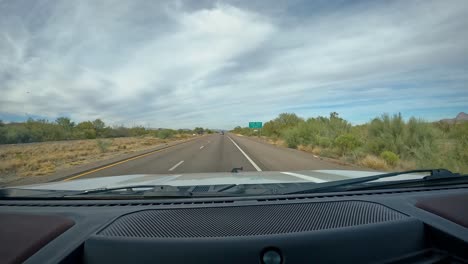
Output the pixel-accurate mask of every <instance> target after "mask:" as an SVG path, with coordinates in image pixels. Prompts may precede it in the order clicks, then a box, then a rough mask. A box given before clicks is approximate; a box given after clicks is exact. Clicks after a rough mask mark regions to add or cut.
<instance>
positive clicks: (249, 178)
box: [14, 170, 425, 191]
mask: <svg viewBox="0 0 468 264" xmlns="http://www.w3.org/2000/svg"><path fill="white" fill-rule="evenodd" d="M382 173H384V172H375V171H352V170H309V171H299V172H285V171H283V172H271V171H268V172H263V171H262V172H239V173H226V172H214V173H191V174H137V175H124V176H108V177H98V178H89V179H77V180H72V181H61V182H51V183H44V184H34V185H24V186H15V187H14V188H21V189H43V190H45V189H47V190H76V191H83V190H89V189H98V188H118V187H124V186H134V185H171V186H193V185H218V184H267V183H289V182H314V183H323V182H328V181H336V180H344V179H350V178H359V177H365V176H371V175H376V174H382ZM423 176H425V174H405V175H400V176H395V177H391V178H385V179H380V180H378V181H389V180H407V179H416V178H421V177H423Z"/></svg>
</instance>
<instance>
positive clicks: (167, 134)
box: [158, 129, 175, 139]
mask: <svg viewBox="0 0 468 264" xmlns="http://www.w3.org/2000/svg"><path fill="white" fill-rule="evenodd" d="M174 134H175V131H173V130H171V129H162V130H159V131H158V138H161V139H167V138H171V137H172V136H173V135H174Z"/></svg>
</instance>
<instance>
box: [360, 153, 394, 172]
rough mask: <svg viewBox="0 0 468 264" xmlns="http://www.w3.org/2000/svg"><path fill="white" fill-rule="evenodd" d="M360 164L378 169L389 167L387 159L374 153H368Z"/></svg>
mask: <svg viewBox="0 0 468 264" xmlns="http://www.w3.org/2000/svg"><path fill="white" fill-rule="evenodd" d="M359 164H360V165H362V166H364V167H367V168H371V169H376V170H385V169H387V163H385V160H383V159H381V158H379V157H376V156H373V155H367V156H366V157H365V158H363V159H362V160H360V161H359Z"/></svg>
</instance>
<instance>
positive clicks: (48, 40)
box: [0, 0, 468, 196]
mask: <svg viewBox="0 0 468 264" xmlns="http://www.w3.org/2000/svg"><path fill="white" fill-rule="evenodd" d="M0 17H1V19H0V186H1V187H3V188H16V189H27V190H36V191H37V190H41V192H39V191H37V192H34V193H29V194H28V195H29V196H35V195H40V194H41V195H42V194H44V191H50V190H53V191H71V192H66V193H64V192H62V193H60V195H62V196H63V195H75V196H78V194H79V195H82V194H83V193H87V194H89V193H93V194H97V193H99V194H102V192H101V190H108V191H109V189H112V191H109V192H111V193H112V195H115V196H118V195H125V194H135V193H136V191H135V190H134V189H128V187H132V186H143V187H144V188H142V190H140V191H142V192H143V191H144V192H145V194H148V195H149V194H151V195H155V194H156V193H158V195H160V196H166V195H167V196H187V195H188V196H191V195H194V194H200V193H203V192H205V193H210V192H211V193H212V192H223V193H225V194H227V193H229V195H242V194H243V193H250V194H258V195H260V194H272V193H275V191H273V190H278V188H280V187H281V188H283V187H284V188H286V189H282V190H280V193H294V192H303V191H305V190H309V189H310V188H311V187H312V185H317V186H318V185H320V186H321V187H320V189H325V187H327V188H326V189H327V190H332V187H333V188H335V187H336V186H337V185H335V184H330V183H332V182H338V181H343V182H342V183H347V184H348V185H349V184H353V186H354V187H353V188H355V187H356V186H355V185H356V184H359V186H361V187H362V185H366V186H367V185H369V184H371V183H376V182H380V184H382V182H385V181H412V182H413V183H412V184H414V181H416V182H417V180H421V179H422V178H423V177H426V176H430V177H429V178H426V180H427V179H430V181H431V182H432V184H436V183H435V182H437V184H440V178H441V177H446V178H444V179H449V178H450V179H452V178H457V175H458V174H459V175H463V174H466V173H468V114H467V113H468V104H467V102H468V89H467V83H468V82H467V81H468V63H467V62H468V48H467V47H468V37H467V36H468V34H467V32H466V31H467V28H468V4H466V3H465V2H463V1H462V2H457V1H423V2H417V1H411V2H409V1H392V2H366V1H364V2H362V1H358V2H354V1H353V2H350V1H325V2H322V1H320V2H311V1H274V2H271V1H200V2H199V1H118V2H115V1H22V0H19V1H0ZM425 169H428V171H423V170H425ZM435 169H443V170H437V171H435ZM408 170H418V171H416V172H415V171H412V172H410V173H403V174H398V175H397V174H392V176H391V177H382V178H366V179H371V180H362V181H358V182H356V181H354V180H353V181H350V180H351V179H361V178H362V179H364V178H363V177H368V176H374V175H383V174H384V173H389V172H403V171H408ZM445 170H447V171H449V172H447V171H445ZM450 172H452V173H450ZM457 173H458V174H457ZM434 179H437V181H435V180H434ZM457 182H458V183H459V182H460V181H459V180H457ZM268 184H271V185H270V186H273V187H271V188H270V189H268V188H267V187H265V186H267V185H268ZM278 184H287V185H281V186H280V185H278ZM288 184H289V185H288ZM426 184H427V181H426ZM168 186H169V187H170V186H172V187H177V188H169V187H168ZM248 186H250V187H252V188H248ZM254 186H256V187H255V188H253V187H254ZM262 186H263V187H262ZM343 186H344V185H343V184H341V185H340V188H343ZM375 186H377V185H375ZM378 186H381V187H382V186H383V185H378ZM293 187H294V188H293ZM348 187H349V186H348ZM122 188H123V189H122ZM261 188H266V189H268V191H265V190H259V189H261ZM314 188H315V187H314ZM346 188H347V187H346ZM382 188H383V187H382ZM315 189H316V188H315ZM96 190H98V191H96ZM333 190H334V189H333ZM106 192H107V191H106ZM10 194H11V193H10ZM17 194H18V193H17ZM55 194H57V192H55ZM107 194H108V193H106V195H107ZM47 195H51V194H50V193H48V194H47ZM0 196H1V195H0Z"/></svg>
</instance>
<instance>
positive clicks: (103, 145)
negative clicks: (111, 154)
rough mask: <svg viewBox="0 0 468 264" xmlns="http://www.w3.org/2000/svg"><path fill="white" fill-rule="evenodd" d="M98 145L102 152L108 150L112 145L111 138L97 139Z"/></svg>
mask: <svg viewBox="0 0 468 264" xmlns="http://www.w3.org/2000/svg"><path fill="white" fill-rule="evenodd" d="M96 145H97V147H98V149H99V151H100V152H101V153H104V152H107V151H108V150H109V147H110V146H111V145H112V141H111V140H102V139H98V140H96Z"/></svg>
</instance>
